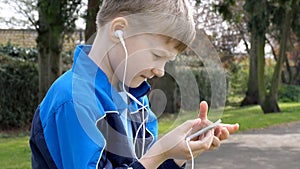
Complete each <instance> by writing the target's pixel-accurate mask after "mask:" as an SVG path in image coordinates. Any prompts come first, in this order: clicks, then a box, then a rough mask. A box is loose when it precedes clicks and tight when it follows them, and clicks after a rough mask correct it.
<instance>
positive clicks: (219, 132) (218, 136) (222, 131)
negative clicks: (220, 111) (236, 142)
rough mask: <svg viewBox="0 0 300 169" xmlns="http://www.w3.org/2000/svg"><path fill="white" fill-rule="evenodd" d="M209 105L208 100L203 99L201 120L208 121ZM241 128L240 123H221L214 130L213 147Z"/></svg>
mask: <svg viewBox="0 0 300 169" xmlns="http://www.w3.org/2000/svg"><path fill="white" fill-rule="evenodd" d="M207 112H208V105H207V102H206V101H202V102H201V103H200V111H199V118H200V119H201V121H208V119H207ZM238 130H239V125H238V124H221V125H218V126H217V127H216V128H215V131H214V135H215V137H214V141H213V143H212V147H211V149H213V148H216V147H219V146H220V140H225V139H227V138H228V137H229V135H230V134H232V133H235V132H237V131H238Z"/></svg>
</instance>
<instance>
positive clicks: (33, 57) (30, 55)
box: [0, 42, 38, 62]
mask: <svg viewBox="0 0 300 169" xmlns="http://www.w3.org/2000/svg"><path fill="white" fill-rule="evenodd" d="M0 53H3V54H6V55H9V56H11V57H12V58H16V59H20V60H24V61H31V62H37V59H38V52H37V50H36V49H35V48H22V47H19V46H16V45H13V44H12V43H10V42H8V43H7V44H6V45H2V44H1V45H0Z"/></svg>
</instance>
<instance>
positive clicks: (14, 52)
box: [0, 45, 38, 129]
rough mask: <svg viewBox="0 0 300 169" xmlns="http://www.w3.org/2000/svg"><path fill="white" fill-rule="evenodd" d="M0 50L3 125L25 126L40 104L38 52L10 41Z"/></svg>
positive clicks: (0, 114)
mask: <svg viewBox="0 0 300 169" xmlns="http://www.w3.org/2000/svg"><path fill="white" fill-rule="evenodd" d="M0 51H1V53H0V88H1V90H0V129H12V128H24V127H26V126H28V125H29V124H30V122H31V119H32V116H33V113H34V110H35V108H36V107H37V104H38V98H37V92H38V70H37V64H36V63H35V62H33V61H35V60H36V53H35V52H32V51H35V50H34V49H22V48H19V47H13V46H9V45H8V46H5V47H1V48H0ZM27 51H31V52H27ZM4 52H5V53H6V54H4ZM7 54H9V55H7ZM26 54H27V55H26Z"/></svg>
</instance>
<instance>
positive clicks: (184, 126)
mask: <svg viewBox="0 0 300 169" xmlns="http://www.w3.org/2000/svg"><path fill="white" fill-rule="evenodd" d="M199 125H201V119H200V118H197V119H194V120H187V121H186V122H184V123H183V124H182V125H180V126H178V127H177V128H178V129H177V131H180V132H184V133H187V132H188V131H189V130H191V129H192V128H194V127H196V126H199Z"/></svg>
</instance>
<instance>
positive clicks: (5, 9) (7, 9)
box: [0, 0, 87, 29]
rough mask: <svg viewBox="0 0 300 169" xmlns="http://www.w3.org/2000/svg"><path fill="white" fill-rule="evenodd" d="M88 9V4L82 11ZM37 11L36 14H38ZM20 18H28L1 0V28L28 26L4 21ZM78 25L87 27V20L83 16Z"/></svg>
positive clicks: (78, 26) (82, 27)
mask: <svg viewBox="0 0 300 169" xmlns="http://www.w3.org/2000/svg"><path fill="white" fill-rule="evenodd" d="M83 2H84V3H86V2H87V0H83ZM85 10H86V6H84V7H82V8H81V10H80V11H81V13H83V12H84V11H85ZM37 15H38V14H37V12H36V16H37ZM12 17H14V18H20V19H22V20H27V19H26V17H24V16H23V15H22V14H19V13H17V12H16V11H15V9H14V7H13V6H10V5H9V4H7V3H4V0H0V29H9V28H15V29H21V28H28V26H15V25H14V26H11V25H7V23H5V22H3V20H5V21H9V20H11V18H12ZM76 27H77V28H78V29H85V21H84V19H82V18H79V19H78V20H77V21H76Z"/></svg>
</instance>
